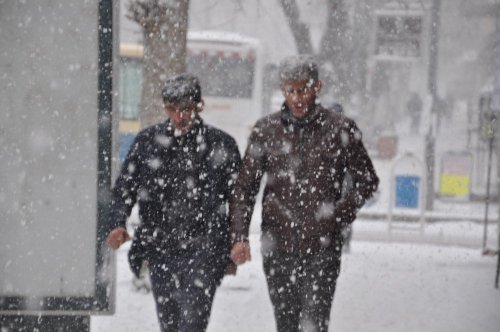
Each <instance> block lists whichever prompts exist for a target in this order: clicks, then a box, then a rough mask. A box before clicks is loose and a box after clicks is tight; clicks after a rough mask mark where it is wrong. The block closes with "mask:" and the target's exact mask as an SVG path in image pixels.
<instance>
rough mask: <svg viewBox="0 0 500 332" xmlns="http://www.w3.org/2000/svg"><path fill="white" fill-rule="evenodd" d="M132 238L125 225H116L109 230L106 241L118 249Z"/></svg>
mask: <svg viewBox="0 0 500 332" xmlns="http://www.w3.org/2000/svg"><path fill="white" fill-rule="evenodd" d="M128 240H130V236H129V235H128V232H127V229H126V228H125V227H116V228H114V229H113V230H112V231H111V232H109V234H108V237H107V238H106V243H107V244H108V246H110V247H111V248H112V249H118V248H120V246H121V245H122V244H124V243H125V242H127V241H128Z"/></svg>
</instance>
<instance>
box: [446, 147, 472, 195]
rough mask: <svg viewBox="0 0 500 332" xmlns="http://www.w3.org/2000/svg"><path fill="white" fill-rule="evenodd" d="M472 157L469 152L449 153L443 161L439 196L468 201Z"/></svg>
mask: <svg viewBox="0 0 500 332" xmlns="http://www.w3.org/2000/svg"><path fill="white" fill-rule="evenodd" d="M471 172H472V155H471V154H470V153H468V152H448V153H445V154H444V155H443V157H442V159H441V174H440V181H439V194H440V195H441V196H445V197H452V198H461V199H468V198H469V195H470V177H471Z"/></svg>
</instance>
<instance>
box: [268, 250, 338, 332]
mask: <svg viewBox="0 0 500 332" xmlns="http://www.w3.org/2000/svg"><path fill="white" fill-rule="evenodd" d="M340 256H341V253H340V250H334V249H333V248H332V249H330V250H328V251H322V252H320V253H318V254H314V255H313V254H311V255H294V254H287V253H279V252H275V251H271V252H265V253H263V263H264V273H265V275H266V279H267V285H268V289H269V296H270V298H271V303H272V305H273V309H274V317H275V319H276V326H277V331H278V332H297V331H303V332H327V331H328V323H329V319H330V309H331V306H332V302H333V295H334V293H335V285H336V282H337V277H338V276H339V272H340Z"/></svg>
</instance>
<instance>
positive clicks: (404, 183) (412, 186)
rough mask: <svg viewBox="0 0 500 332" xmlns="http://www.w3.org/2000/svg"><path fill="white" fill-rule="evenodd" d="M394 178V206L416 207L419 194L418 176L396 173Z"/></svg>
mask: <svg viewBox="0 0 500 332" xmlns="http://www.w3.org/2000/svg"><path fill="white" fill-rule="evenodd" d="M395 180H396V195H395V196H396V202H395V207H396V208H413V209H416V208H418V206H419V204H420V202H419V196H420V194H419V193H420V190H421V188H420V177H419V176H415V175H398V176H396V178H395Z"/></svg>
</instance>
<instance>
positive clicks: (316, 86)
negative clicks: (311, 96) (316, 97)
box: [314, 80, 323, 93]
mask: <svg viewBox="0 0 500 332" xmlns="http://www.w3.org/2000/svg"><path fill="white" fill-rule="evenodd" d="M322 87H323V82H322V81H321V80H317V81H316V83H315V84H314V91H316V93H319V92H320V91H321V88H322Z"/></svg>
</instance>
